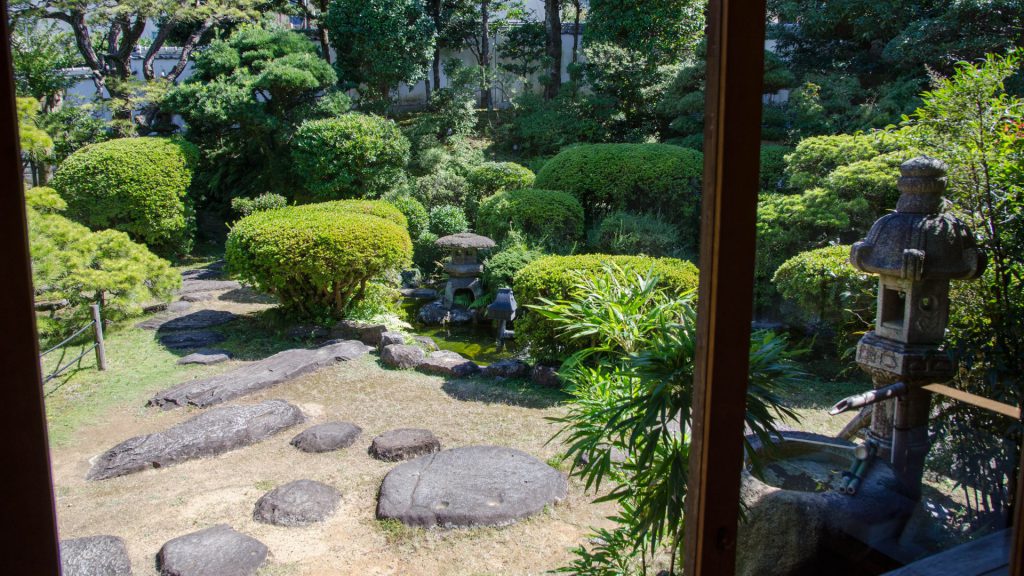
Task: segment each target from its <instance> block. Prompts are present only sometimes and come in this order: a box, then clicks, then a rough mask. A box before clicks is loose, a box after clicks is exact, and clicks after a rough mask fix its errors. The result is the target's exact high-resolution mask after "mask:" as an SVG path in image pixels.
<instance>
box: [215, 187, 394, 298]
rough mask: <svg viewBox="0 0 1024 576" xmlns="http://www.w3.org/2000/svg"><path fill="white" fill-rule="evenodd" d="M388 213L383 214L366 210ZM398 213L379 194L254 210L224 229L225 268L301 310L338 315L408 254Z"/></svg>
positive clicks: (392, 269) (361, 296)
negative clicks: (357, 200)
mask: <svg viewBox="0 0 1024 576" xmlns="http://www.w3.org/2000/svg"><path fill="white" fill-rule="evenodd" d="M374 212H377V213H381V214H384V215H390V216H391V217H392V218H394V216H395V215H397V217H398V218H399V219H400V221H399V222H396V221H395V220H394V219H385V218H381V217H379V216H375V215H373V213H374ZM404 221H405V218H404V217H403V216H401V213H399V212H398V210H397V209H396V208H394V207H393V206H391V205H389V204H387V203H384V202H377V203H373V202H365V203H351V202H345V201H341V202H327V203H323V204H307V205H304V206H289V207H286V208H281V209H278V210H270V211H266V212H257V213H255V214H252V215H250V216H248V217H246V218H243V219H241V220H239V221H238V222H237V223H235V225H234V226H233V227H232V228H231V232H230V233H229V234H228V240H227V246H226V248H225V259H226V260H227V264H228V269H229V270H230V271H231V273H232V274H234V275H236V276H238V277H239V278H241V279H242V280H243V281H245V282H248V283H250V284H252V285H254V286H255V287H257V288H258V289H260V290H262V291H264V292H267V293H270V294H274V295H275V296H277V298H278V299H279V300H280V302H281V304H282V305H283V306H284V307H286V308H289V309H292V310H294V311H296V312H298V313H300V314H302V315H304V316H308V317H313V318H324V317H325V316H332V317H338V316H342V315H344V313H345V311H346V309H347V308H348V307H349V306H351V305H354V304H355V303H356V302H358V301H359V300H361V299H362V298H363V296H364V295H365V290H366V286H367V283H368V282H369V281H371V280H373V279H374V278H377V277H380V276H382V275H383V274H385V273H387V272H391V271H395V270H397V269H400V268H401V267H403V266H404V265H406V264H407V263H408V261H409V259H410V258H411V256H412V242H411V241H410V240H409V234H408V232H407V231H406V230H405V226H404Z"/></svg>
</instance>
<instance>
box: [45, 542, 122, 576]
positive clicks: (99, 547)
mask: <svg viewBox="0 0 1024 576" xmlns="http://www.w3.org/2000/svg"><path fill="white" fill-rule="evenodd" d="M60 564H61V568H62V572H63V574H64V576H131V573H132V563H131V560H129V559H128V549H127V548H126V547H125V545H124V540H122V539H121V538H118V537H117V536H86V537H84V538H72V539H69V540H61V542H60Z"/></svg>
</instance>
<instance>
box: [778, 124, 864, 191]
mask: <svg viewBox="0 0 1024 576" xmlns="http://www.w3.org/2000/svg"><path fill="white" fill-rule="evenodd" d="M878 154H879V151H878V150H877V149H876V148H875V146H874V141H873V139H872V138H871V137H869V136H866V135H861V134H839V135H836V136H812V137H811V138H804V139H803V140H801V141H800V143H799V144H797V145H796V148H795V149H794V150H793V152H791V153H790V154H788V155H786V176H787V178H789V185H790V186H792V187H793V188H797V189H800V190H804V189H807V188H813V187H815V186H819V185H821V183H822V181H823V180H824V179H825V177H826V176H828V174H829V173H830V172H832V171H833V170H835V169H836V167H838V166H842V165H844V164H850V163H852V162H857V161H859V160H869V159H871V158H873V157H875V156H877V155H878Z"/></svg>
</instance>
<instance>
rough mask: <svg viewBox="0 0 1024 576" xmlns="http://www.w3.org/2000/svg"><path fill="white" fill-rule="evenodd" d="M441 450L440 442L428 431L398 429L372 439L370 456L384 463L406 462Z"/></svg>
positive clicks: (421, 429)
mask: <svg viewBox="0 0 1024 576" xmlns="http://www.w3.org/2000/svg"><path fill="white" fill-rule="evenodd" d="M440 449H441V441H440V440H438V439H437V436H434V433H433V432H431V431H430V430H424V429H423V428H399V429H397V430H389V431H388V432H385V433H383V434H381V435H380V436H377V437H376V438H374V439H373V443H371V444H370V456H373V457H374V458H376V459H377V460H384V461H385V462H398V461H399V460H408V459H410V458H415V457H417V456H422V455H424V454H432V453H434V452H437V451H439V450H440Z"/></svg>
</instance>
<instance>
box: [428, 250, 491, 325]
mask: <svg viewBox="0 0 1024 576" xmlns="http://www.w3.org/2000/svg"><path fill="white" fill-rule="evenodd" d="M434 245H435V246H437V247H439V248H445V249H448V250H451V253H452V256H451V259H449V261H448V262H447V263H445V265H444V271H445V272H447V273H448V283H447V284H445V287H444V305H445V308H448V309H449V310H450V309H451V307H452V306H453V305H454V304H455V294H456V293H457V292H459V291H461V290H468V291H469V292H471V293H472V294H473V299H474V300H475V299H477V298H479V297H481V296H483V294H484V289H483V285H482V284H481V282H480V274H481V273H482V272H483V271H484V265H483V264H481V263H480V260H479V258H478V252H479V251H480V250H490V249H491V248H494V246H495V244H494V240H491V239H490V238H487V237H486V236H480V235H478V234H473V233H470V232H461V233H459V234H452V235H450V236H443V237H441V238H438V239H437V241H436V242H434Z"/></svg>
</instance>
